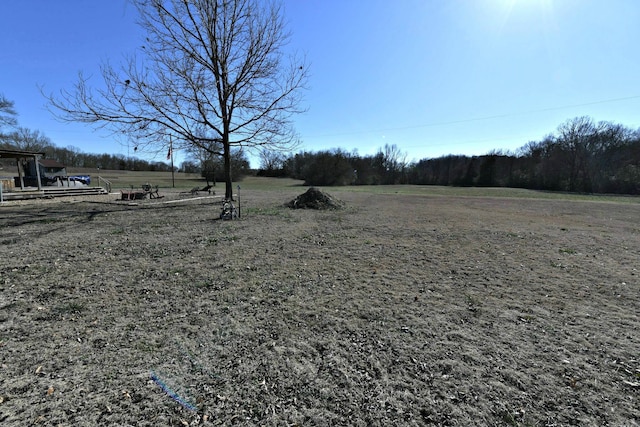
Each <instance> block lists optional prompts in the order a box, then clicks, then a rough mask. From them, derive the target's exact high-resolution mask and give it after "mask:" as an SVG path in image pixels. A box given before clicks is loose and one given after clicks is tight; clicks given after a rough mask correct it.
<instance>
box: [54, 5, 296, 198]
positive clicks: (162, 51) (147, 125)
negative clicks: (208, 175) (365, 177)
mask: <svg viewBox="0 0 640 427" xmlns="http://www.w3.org/2000/svg"><path fill="white" fill-rule="evenodd" d="M132 2H133V3H134V4H135V6H136V7H137V10H138V13H139V15H140V20H139V24H140V26H141V28H142V29H143V30H144V31H145V32H146V42H145V46H144V48H143V49H141V50H140V51H141V56H140V57H137V56H135V55H131V56H129V57H128V58H127V60H126V61H125V63H124V64H123V65H122V66H121V68H120V69H115V68H113V67H112V66H111V65H109V64H108V63H105V64H103V65H102V77H103V79H104V87H103V88H101V89H95V90H92V89H91V88H90V87H89V82H88V79H85V78H84V77H83V75H82V74H80V75H79V79H78V81H77V83H76V84H75V87H74V89H73V90H71V91H66V90H63V91H61V92H60V94H59V96H53V95H49V96H47V98H48V99H49V101H50V103H51V105H52V106H53V107H54V108H53V110H54V111H56V112H57V115H58V117H60V118H62V119H63V120H69V121H80V122H86V123H93V124H95V125H97V126H98V127H107V128H110V129H111V130H113V131H115V132H116V133H120V134H124V135H126V137H127V138H130V139H133V140H136V141H137V144H138V146H139V148H140V149H145V148H146V149H155V150H157V151H165V150H166V149H167V146H168V145H169V144H170V142H171V139H172V143H173V146H174V149H176V148H177V149H186V148H192V147H196V148H199V149H203V150H205V151H207V152H209V153H211V154H214V155H216V156H221V157H222V159H223V160H224V168H225V181H226V190H225V196H226V197H227V198H232V197H233V186H232V183H231V150H232V147H234V146H235V147H240V148H249V149H251V148H256V147H261V146H273V147H277V148H280V149H292V148H293V147H294V146H295V145H296V143H297V136H296V134H295V132H294V131H293V129H292V126H291V117H292V115H293V114H294V113H297V112H301V110H300V109H299V104H300V102H301V90H300V89H303V88H304V87H305V85H306V81H307V76H308V66H307V65H306V64H305V62H304V61H303V60H300V59H298V58H295V57H291V58H290V60H289V61H285V59H286V58H285V51H284V48H285V46H286V44H287V42H288V40H289V33H288V32H287V31H286V29H285V25H284V21H283V17H282V10H281V5H280V3H279V2H278V1H277V0H268V1H261V0H132Z"/></svg>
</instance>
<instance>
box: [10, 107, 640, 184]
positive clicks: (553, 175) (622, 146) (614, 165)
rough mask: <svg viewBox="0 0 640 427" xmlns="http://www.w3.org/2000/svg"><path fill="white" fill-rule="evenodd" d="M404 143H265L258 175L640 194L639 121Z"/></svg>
mask: <svg viewBox="0 0 640 427" xmlns="http://www.w3.org/2000/svg"><path fill="white" fill-rule="evenodd" d="M24 132H25V134H24V135H19V134H17V133H16V134H14V135H11V136H13V138H12V139H13V141H15V142H20V143H14V144H11V142H7V141H11V139H8V138H7V135H5V136H4V140H5V142H4V143H3V142H2V139H0V147H2V148H8V149H21V150H25V151H38V152H44V153H45V157H46V158H50V159H55V160H57V161H59V162H60V163H62V164H64V165H65V166H67V167H76V168H91V169H98V168H100V169H114V170H139V171H170V170H171V166H170V165H169V164H167V163H165V162H157V161H156V162H150V161H146V160H142V159H138V158H136V157H129V156H124V155H120V154H115V155H113V154H90V153H82V152H81V151H80V150H78V149H75V148H74V147H67V148H60V147H56V146H55V145H53V144H51V143H50V141H49V140H48V138H46V137H43V136H42V135H40V134H38V132H37V131H35V132H33V131H28V130H24ZM406 157H407V155H406V153H403V152H401V151H400V150H399V149H398V147H397V146H395V145H392V146H389V145H387V146H385V147H384V148H382V149H380V150H379V151H378V153H376V154H375V155H369V156H360V155H358V154H357V153H349V152H347V151H344V150H342V149H333V150H328V151H318V152H306V151H305V152H300V153H298V154H294V155H289V156H287V155H285V154H283V153H280V152H268V151H265V152H264V153H263V155H262V159H261V167H260V170H258V172H257V173H258V175H264V176H282V177H290V178H295V179H300V180H303V181H304V182H305V184H306V185H316V186H333V185H385V184H418V185H445V186H482V187H520V188H529V189H536V190H550V191H568V192H580V193H615V194H634V195H635V194H640V129H639V130H632V129H629V128H627V127H625V126H623V125H620V124H616V123H611V122H598V123H595V122H594V121H593V120H592V119H591V118H589V117H586V116H585V117H576V118H574V119H571V120H568V121H566V122H565V123H563V124H561V125H560V126H559V127H558V129H557V130H556V132H555V133H552V134H549V135H547V136H545V137H544V138H543V139H542V140H541V141H531V142H529V143H527V144H526V145H524V146H523V147H521V148H520V149H518V150H517V151H516V152H515V153H503V152H500V151H494V152H490V153H488V154H485V155H482V156H465V155H448V156H443V157H439V158H433V159H423V160H420V161H417V162H411V163H410V162H407V161H406ZM178 170H180V171H183V172H190V173H200V174H201V175H202V176H203V177H204V178H205V179H207V181H209V180H213V181H216V180H221V179H222V176H221V173H222V164H221V162H220V160H219V159H211V158H209V159H205V160H194V159H188V160H186V161H185V162H183V163H182V164H181V165H180V168H179V169H178ZM232 170H233V175H232V176H233V177H234V179H238V178H241V176H242V175H246V174H250V173H252V171H251V170H250V169H249V162H248V160H247V158H246V157H245V155H244V154H243V153H242V151H238V152H236V153H235V154H234V158H233V161H232Z"/></svg>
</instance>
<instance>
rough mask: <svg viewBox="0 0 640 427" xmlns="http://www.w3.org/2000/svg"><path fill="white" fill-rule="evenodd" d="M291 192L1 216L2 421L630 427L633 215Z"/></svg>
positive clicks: (585, 205) (632, 206)
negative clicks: (306, 204) (225, 208)
mask: <svg viewBox="0 0 640 427" xmlns="http://www.w3.org/2000/svg"><path fill="white" fill-rule="evenodd" d="M304 191H305V189H304V188H301V187H298V188H285V189H280V190H277V191H276V190H274V191H260V192H258V191H254V192H252V191H247V192H245V193H246V194H243V199H242V201H241V202H242V203H243V204H242V205H241V215H242V218H241V219H240V220H238V221H221V220H216V218H217V217H218V215H219V212H220V209H219V199H215V198H193V199H191V198H190V197H185V196H183V195H182V196H181V195H178V194H172V195H168V196H167V197H166V198H165V199H162V200H160V201H141V202H139V203H136V204H128V203H127V202H118V201H116V200H115V198H116V197H115V196H98V197H95V198H93V199H90V200H70V199H56V200H52V201H44V202H38V203H34V202H28V203H7V204H3V205H2V206H0V255H1V256H0V363H1V366H0V424H2V425H6V426H24V425H45V426H58V425H63V426H95V425H119V426H128V425H131V426H134V425H135V426H162V425H175V426H181V425H246V426H253V425H263V426H343V425H354V426H390V425H394V426H410V425H434V426H567V425H579V426H638V425H639V423H638V420H639V419H640V334H639V332H638V330H639V329H640V319H639V312H640V281H639V272H638V268H640V267H639V266H640V263H639V260H640V204H637V203H598V202H579V201H563V200H539V199H516V198H490V197H442V196H415V195H402V194H371V193H367V192H350V191H345V190H340V191H338V190H336V192H335V193H334V192H333V190H331V189H328V190H326V191H327V192H328V193H329V194H331V195H334V196H335V197H337V198H339V199H340V200H342V202H344V205H345V207H344V208H343V209H341V210H338V211H319V210H301V209H298V210H293V209H289V208H287V207H285V206H284V204H285V203H286V202H289V201H290V200H291V199H292V197H294V196H295V195H297V194H301V193H302V192H304ZM187 199H188V200H187ZM167 202H170V203H167Z"/></svg>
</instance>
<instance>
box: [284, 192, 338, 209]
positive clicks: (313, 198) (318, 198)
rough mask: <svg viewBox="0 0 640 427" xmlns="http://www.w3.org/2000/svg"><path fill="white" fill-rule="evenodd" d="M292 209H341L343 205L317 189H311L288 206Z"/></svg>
mask: <svg viewBox="0 0 640 427" xmlns="http://www.w3.org/2000/svg"><path fill="white" fill-rule="evenodd" d="M286 205H287V206H288V207H290V208H291V209H318V210H326V209H341V208H342V206H343V203H342V202H341V201H340V200H338V199H336V198H334V197H331V196H330V195H328V194H327V193H323V192H322V191H320V190H318V189H317V188H314V187H311V188H309V189H308V190H307V191H306V192H305V193H303V194H301V195H299V196H298V197H296V198H295V199H293V200H291V201H290V202H289V203H287V204H286Z"/></svg>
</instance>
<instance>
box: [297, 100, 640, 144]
mask: <svg viewBox="0 0 640 427" xmlns="http://www.w3.org/2000/svg"><path fill="white" fill-rule="evenodd" d="M639 98H640V95H633V96H626V97H622V98H610V99H603V100H600V101H591V102H584V103H581V104H569V105H562V106H557V107H547V108H540V109H537V110H528V111H520V112H516V113H505V114H496V115H492V116H483V117H475V118H469V119H458V120H450V121H446V122H434V123H426V124H421V125H409V126H402V127H393V128H383V129H372V130H366V131H353V132H339V133H333V134H323V135H311V136H309V138H323V137H333V136H347V135H361V134H366V133H380V132H392V131H400V130H407V129H419V128H427V127H437V126H448V125H455V124H461V123H472V122H479V121H485V120H494V119H502V118H505V117H515V116H524V115H528V114H536V113H544V112H547V111H556V110H565V109H568V108H576V107H586V106H589V105H598V104H608V103H612V102H621V101H629V100H632V99H639Z"/></svg>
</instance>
